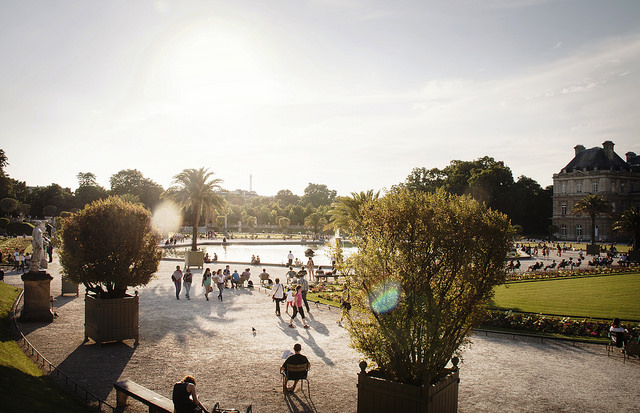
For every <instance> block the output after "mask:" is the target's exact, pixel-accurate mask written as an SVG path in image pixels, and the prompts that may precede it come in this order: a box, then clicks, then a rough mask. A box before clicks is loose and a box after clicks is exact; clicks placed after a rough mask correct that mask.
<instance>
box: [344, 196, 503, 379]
mask: <svg viewBox="0 0 640 413" xmlns="http://www.w3.org/2000/svg"><path fill="white" fill-rule="evenodd" d="M362 213H363V219H362V237H360V238H358V239H357V240H356V244H357V247H358V252H357V253H356V254H354V255H352V256H351V257H349V258H348V259H347V261H348V264H347V265H349V266H352V267H353V269H354V273H355V275H354V276H353V277H352V284H351V286H352V288H351V293H352V300H353V301H354V302H355V303H356V305H357V306H358V307H359V308H360V309H362V311H363V313H361V314H357V315H353V316H350V318H349V322H348V324H347V328H348V330H349V333H350V335H351V338H352V346H353V347H354V348H355V349H356V350H358V351H360V352H362V354H364V356H365V357H366V358H368V359H369V360H371V361H373V362H374V363H375V365H376V366H377V367H378V368H379V369H380V370H381V371H382V373H383V374H384V376H385V377H387V378H390V379H394V380H398V381H401V382H404V383H411V384H415V385H421V384H428V383H434V382H436V381H438V380H439V378H440V376H441V374H443V372H444V368H445V366H446V365H447V363H448V362H449V360H450V359H451V357H452V356H453V355H454V354H456V353H457V352H458V350H459V348H460V346H461V345H463V344H464V343H465V340H466V337H467V336H468V334H469V333H470V331H471V328H472V327H473V326H474V325H476V324H477V323H478V322H479V321H480V320H481V317H482V315H483V308H484V305H485V303H486V302H487V300H488V299H489V298H490V297H491V295H492V292H493V287H494V286H496V285H498V284H501V283H503V282H504V281H505V277H506V274H505V259H506V255H507V252H508V250H509V249H510V248H511V241H512V228H511V226H510V224H509V220H508V219H507V217H506V216H505V215H503V214H502V213H500V212H497V211H494V210H491V209H488V208H486V206H484V205H483V204H480V203H478V202H477V201H475V200H474V199H472V198H471V197H469V196H457V195H451V194H448V193H446V192H444V191H443V190H438V191H436V192H434V193H425V192H421V191H408V190H406V189H401V190H399V191H395V192H391V193H389V194H387V195H386V196H384V197H383V198H381V199H379V200H377V201H374V202H372V203H371V204H370V205H369V207H368V208H365V209H363V210H362Z"/></svg>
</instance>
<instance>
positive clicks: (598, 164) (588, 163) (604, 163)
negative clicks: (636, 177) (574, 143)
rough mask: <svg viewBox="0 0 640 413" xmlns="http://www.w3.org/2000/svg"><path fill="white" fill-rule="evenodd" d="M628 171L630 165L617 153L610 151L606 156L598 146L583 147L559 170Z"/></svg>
mask: <svg viewBox="0 0 640 413" xmlns="http://www.w3.org/2000/svg"><path fill="white" fill-rule="evenodd" d="M596 170H597V171H630V170H631V167H630V165H629V164H628V163H627V162H625V161H624V160H623V159H622V158H621V157H619V156H618V154H617V153H615V152H613V151H612V154H611V156H607V154H606V153H605V150H604V149H603V148H600V147H595V148H591V149H583V150H582V151H580V152H579V153H577V154H576V156H575V157H574V158H573V160H572V161H571V162H569V163H568V164H567V166H565V167H564V168H562V171H561V172H564V173H569V172H574V171H596Z"/></svg>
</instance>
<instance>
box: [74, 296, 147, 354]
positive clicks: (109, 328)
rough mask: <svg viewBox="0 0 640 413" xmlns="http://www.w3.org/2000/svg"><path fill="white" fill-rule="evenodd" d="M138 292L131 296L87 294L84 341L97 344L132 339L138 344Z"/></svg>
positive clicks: (85, 300)
mask: <svg viewBox="0 0 640 413" xmlns="http://www.w3.org/2000/svg"><path fill="white" fill-rule="evenodd" d="M138 310H139V300H138V293H137V292H136V294H135V295H134V296H133V297H132V296H127V297H124V298H108V299H101V298H96V297H93V296H91V295H89V294H87V295H85V299H84V341H85V342H87V341H88V340H89V339H92V340H93V341H95V342H96V343H98V344H102V343H104V342H108V341H122V340H128V339H134V340H135V344H136V345H137V344H138V330H139V325H138V324H139V312H138Z"/></svg>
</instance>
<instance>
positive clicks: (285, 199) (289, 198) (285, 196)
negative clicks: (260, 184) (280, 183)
mask: <svg viewBox="0 0 640 413" xmlns="http://www.w3.org/2000/svg"><path fill="white" fill-rule="evenodd" d="M275 200H276V201H280V202H282V205H283V206H286V205H295V204H297V203H298V201H299V200H300V197H299V196H298V195H295V194H294V193H293V192H291V191H290V190H288V189H281V190H279V191H278V193H277V194H276V196H275Z"/></svg>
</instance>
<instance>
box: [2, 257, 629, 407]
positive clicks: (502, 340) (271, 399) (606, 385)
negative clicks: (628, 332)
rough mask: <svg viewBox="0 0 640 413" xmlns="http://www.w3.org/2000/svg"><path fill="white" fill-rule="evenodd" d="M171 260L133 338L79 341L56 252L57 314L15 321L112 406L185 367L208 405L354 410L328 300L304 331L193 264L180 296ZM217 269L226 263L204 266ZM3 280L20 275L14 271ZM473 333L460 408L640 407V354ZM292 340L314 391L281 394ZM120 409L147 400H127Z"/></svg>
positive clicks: (161, 389)
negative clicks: (118, 396) (206, 289)
mask: <svg viewBox="0 0 640 413" xmlns="http://www.w3.org/2000/svg"><path fill="white" fill-rule="evenodd" d="M175 265H176V263H175V262H172V261H162V263H161V264H160V269H159V271H158V273H157V277H156V279H155V280H153V281H152V282H151V283H150V284H149V285H147V286H146V287H144V288H140V289H139V292H140V335H141V338H140V345H139V346H137V347H135V348H134V347H133V342H132V340H130V341H126V342H125V343H124V344H123V343H113V344H105V345H103V346H102V347H100V346H98V345H95V344H94V343H93V342H91V341H90V342H89V343H87V344H83V343H82V341H83V338H84V331H83V323H84V300H83V297H82V295H81V296H80V297H78V298H76V297H73V296H64V297H61V296H59V293H60V277H59V266H58V264H57V263H56V262H54V263H53V264H52V265H51V266H50V268H49V272H50V273H51V275H53V276H54V280H53V281H52V283H51V289H52V294H53V295H54V296H56V297H57V303H56V312H57V313H58V315H59V317H58V318H56V319H55V321H54V322H53V323H48V324H47V323H23V324H21V329H22V330H23V332H24V333H25V335H27V338H28V339H29V340H30V341H31V342H32V343H33V344H34V345H35V347H36V348H37V349H39V350H40V351H41V353H42V354H43V355H44V356H45V357H46V358H48V359H49V361H51V362H52V363H53V364H54V365H58V366H59V367H60V369H61V370H62V371H64V372H65V373H67V374H68V375H70V376H71V377H73V378H74V379H75V380H76V381H77V382H78V383H80V384H81V385H83V386H85V387H86V388H88V389H89V390H90V391H92V392H93V393H94V394H96V395H97V396H98V397H101V398H103V399H105V400H106V401H107V402H108V403H110V404H113V405H115V392H114V391H113V390H112V389H113V383H114V382H115V381H118V380H122V379H131V380H133V381H135V382H137V383H139V384H141V385H143V386H146V387H148V388H150V389H152V390H154V391H156V392H158V393H160V394H163V395H166V396H168V397H169V396H170V394H171V388H172V385H173V383H174V382H175V381H176V380H178V379H180V378H181V377H182V376H183V375H185V374H187V373H188V374H193V375H194V376H195V377H196V378H197V379H198V393H199V395H200V398H201V399H202V400H203V401H204V402H205V404H206V405H207V406H210V405H213V403H215V402H220V404H221V406H223V407H240V408H242V409H243V410H244V408H245V407H246V406H247V405H248V404H252V405H253V409H254V412H302V411H317V412H355V410H356V398H357V389H356V373H357V371H358V362H359V360H360V356H359V355H358V354H357V353H356V352H355V351H354V350H352V349H351V348H349V347H348V343H349V337H348V334H347V332H346V330H345V329H343V328H342V327H340V326H339V325H337V323H336V320H337V319H338V318H339V313H338V311H337V310H336V309H328V308H327V307H324V306H321V307H319V308H318V307H317V306H316V305H315V304H314V305H313V306H312V309H311V314H310V316H309V318H308V320H309V324H310V325H311V329H309V330H305V329H303V328H302V327H301V324H300V322H299V321H298V322H297V323H296V325H297V327H296V328H295V329H290V328H289V327H288V326H287V323H286V321H288V319H281V318H278V317H276V316H275V314H274V308H273V303H272V301H271V299H270V298H269V296H268V295H267V294H266V293H265V292H264V291H262V290H261V289H259V288H258V289H254V290H249V289H240V290H238V291H236V290H233V291H232V290H225V292H224V301H223V302H219V301H217V300H216V299H215V295H214V296H213V299H212V300H211V301H209V302H207V301H205V299H204V296H203V289H202V287H201V286H200V284H199V280H200V274H201V272H200V271H199V270H197V271H195V272H194V287H193V288H192V294H191V295H192V299H191V300H190V301H187V300H185V299H184V295H183V296H182V298H181V300H180V301H177V300H176V299H175V294H174V287H173V283H172V282H171V280H170V274H171V272H172V271H173V269H174V268H175ZM218 267H223V265H221V264H220V265H214V266H212V268H218ZM235 267H237V269H238V270H240V269H241V268H242V267H244V266H240V265H236V266H235ZM231 268H232V270H233V268H234V265H232V267H231ZM267 270H268V271H270V273H271V275H272V278H275V276H280V278H283V277H282V275H283V274H284V268H282V267H279V268H275V267H273V268H268V269H267ZM252 273H254V274H253V275H252V279H253V280H254V282H255V280H256V279H257V278H258V277H257V274H258V273H259V271H258V268H256V267H252ZM5 282H7V283H10V284H14V285H19V286H21V285H22V282H21V280H20V276H19V275H16V274H14V273H9V274H8V275H7V276H6V277H5ZM81 290H83V288H81ZM183 294H184V292H183ZM283 314H284V313H283ZM252 328H255V330H256V331H255V333H254V332H253V331H252ZM472 340H473V345H472V346H471V347H470V348H468V349H466V350H465V352H464V355H463V359H464V362H463V364H462V366H461V371H460V378H461V382H460V399H459V410H460V412H496V411H518V412H549V411H552V412H600V411H625V412H632V411H640V380H638V379H639V378H640V362H638V361H637V360H632V361H627V363H626V364H623V362H622V357H621V356H619V355H618V356H616V357H607V353H606V351H605V348H604V346H595V345H578V346H574V345H572V344H570V343H563V342H555V341H549V340H546V341H544V342H543V343H540V342H539V340H533V339H515V340H514V339H512V338H511V337H510V336H503V335H495V336H489V337H486V336H484V335H476V336H474V337H472ZM296 342H299V343H300V344H302V353H303V354H305V355H307V356H308V357H309V359H310V361H311V364H312V369H311V372H310V381H311V397H310V398H309V397H307V396H306V395H305V394H303V393H302V392H300V391H296V393H295V394H293V395H291V396H287V397H285V396H283V394H282V390H281V381H280V376H279V373H278V368H279V366H280V364H281V363H282V359H281V357H282V353H283V352H284V350H286V349H291V347H293V344H295V343H296ZM305 393H306V392H305ZM128 411H132V412H138V411H140V412H142V411H145V409H144V406H142V405H141V404H139V403H137V402H135V401H131V402H130V408H129V409H128Z"/></svg>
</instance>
